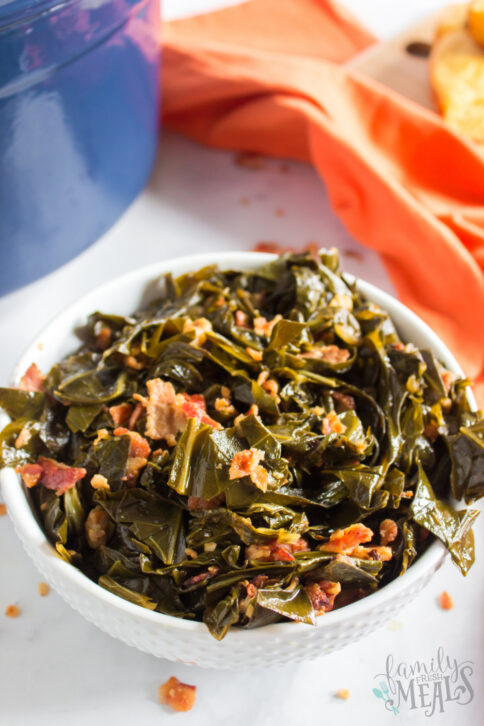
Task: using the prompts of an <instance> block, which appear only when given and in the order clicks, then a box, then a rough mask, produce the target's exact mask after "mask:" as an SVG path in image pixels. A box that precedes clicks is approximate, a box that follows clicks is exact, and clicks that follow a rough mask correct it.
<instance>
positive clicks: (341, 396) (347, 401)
mask: <svg viewBox="0 0 484 726" xmlns="http://www.w3.org/2000/svg"><path fill="white" fill-rule="evenodd" d="M331 398H332V399H333V401H338V403H340V404H341V405H342V407H343V409H344V410H345V411H354V410H355V409H356V402H355V399H354V398H353V396H349V395H348V394H347V393H341V392H340V391H332V392H331Z"/></svg>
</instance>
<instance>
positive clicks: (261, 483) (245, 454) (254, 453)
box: [229, 448, 268, 492]
mask: <svg viewBox="0 0 484 726" xmlns="http://www.w3.org/2000/svg"><path fill="white" fill-rule="evenodd" d="M264 456H265V453H264V451H261V450H260V449H256V448H251V449H244V450H243V451H238V452H237V453H236V454H235V456H234V457H233V459H232V462H231V464H230V469H229V479H231V480H232V479H241V478H242V477H244V476H248V477H250V480H251V482H252V483H253V484H255V485H256V487H258V488H259V489H261V491H263V492H265V491H266V490H267V476H268V474H267V469H264V467H263V466H261V465H260V464H259V461H262V459H263V458H264Z"/></svg>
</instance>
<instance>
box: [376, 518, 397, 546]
mask: <svg viewBox="0 0 484 726" xmlns="http://www.w3.org/2000/svg"><path fill="white" fill-rule="evenodd" d="M397 536H398V526H397V523H396V522H395V521H394V520H393V519H384V520H383V522H381V524H380V541H381V543H382V545H387V544H388V543H389V542H394V541H395V540H396V538H397Z"/></svg>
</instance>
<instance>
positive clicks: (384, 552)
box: [349, 545, 393, 562]
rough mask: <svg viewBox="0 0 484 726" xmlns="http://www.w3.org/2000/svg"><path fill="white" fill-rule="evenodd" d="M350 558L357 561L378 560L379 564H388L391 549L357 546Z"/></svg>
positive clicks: (390, 557) (391, 553)
mask: <svg viewBox="0 0 484 726" xmlns="http://www.w3.org/2000/svg"><path fill="white" fill-rule="evenodd" d="M349 554H350V555H351V557H356V558H357V559H359V560H379V561H380V562H388V561H389V560H391V559H392V557H393V550H392V548H391V547H381V546H377V547H371V546H369V547H362V546H361V545H357V546H356V547H354V548H353V549H352V550H351V552H349Z"/></svg>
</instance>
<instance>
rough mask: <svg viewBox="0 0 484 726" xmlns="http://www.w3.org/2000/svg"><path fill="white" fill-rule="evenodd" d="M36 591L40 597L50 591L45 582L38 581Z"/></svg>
mask: <svg viewBox="0 0 484 726" xmlns="http://www.w3.org/2000/svg"><path fill="white" fill-rule="evenodd" d="M37 591H38V593H39V595H40V597H46V596H47V595H48V594H49V592H50V587H49V585H48V584H47V583H46V582H39V586H38V588H37Z"/></svg>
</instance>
